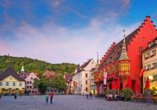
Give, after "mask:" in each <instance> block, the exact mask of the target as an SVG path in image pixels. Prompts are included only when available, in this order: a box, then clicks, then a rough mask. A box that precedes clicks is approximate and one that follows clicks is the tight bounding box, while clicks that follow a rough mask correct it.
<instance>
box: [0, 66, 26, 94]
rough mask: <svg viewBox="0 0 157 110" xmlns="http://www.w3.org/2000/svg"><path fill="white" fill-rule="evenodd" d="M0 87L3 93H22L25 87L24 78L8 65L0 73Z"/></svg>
mask: <svg viewBox="0 0 157 110" xmlns="http://www.w3.org/2000/svg"><path fill="white" fill-rule="evenodd" d="M0 89H1V91H2V90H3V89H4V90H5V91H3V93H4V94H8V93H10V94H15V93H17V94H22V93H23V92H24V89H25V80H24V79H22V78H21V77H20V76H19V75H18V74H17V73H16V72H15V70H14V69H13V68H12V67H8V68H7V69H6V70H5V71H4V72H3V73H1V74H0Z"/></svg>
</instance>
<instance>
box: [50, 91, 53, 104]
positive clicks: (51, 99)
mask: <svg viewBox="0 0 157 110" xmlns="http://www.w3.org/2000/svg"><path fill="white" fill-rule="evenodd" d="M50 103H51V104H52V103H53V94H52V93H51V94H50Z"/></svg>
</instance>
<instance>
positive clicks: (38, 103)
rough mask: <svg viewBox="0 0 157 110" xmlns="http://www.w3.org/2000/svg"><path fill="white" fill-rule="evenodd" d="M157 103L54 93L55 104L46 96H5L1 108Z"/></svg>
mask: <svg viewBox="0 0 157 110" xmlns="http://www.w3.org/2000/svg"><path fill="white" fill-rule="evenodd" d="M156 108H157V105H155V104H151V105H150V106H147V105H146V103H135V102H124V101H110V102H107V101H106V100H105V99H95V97H93V99H92V100H90V99H88V100H87V99H86V97H85V96H79V95H54V98H53V104H50V103H48V104H47V103H46V101H45V96H44V95H42V96H18V97H17V99H16V100H14V97H13V96H3V97H2V98H1V99H0V110H156Z"/></svg>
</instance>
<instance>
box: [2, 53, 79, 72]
mask: <svg viewBox="0 0 157 110" xmlns="http://www.w3.org/2000/svg"><path fill="white" fill-rule="evenodd" d="M22 62H23V65H24V69H25V72H34V73H44V72H45V70H47V69H48V70H50V71H54V72H56V73H63V74H64V73H68V74H73V73H74V70H75V67H76V66H79V65H76V64H71V63H62V64H51V63H47V62H45V61H40V60H37V59H31V58H27V57H12V56H6V55H5V56H0V72H1V73H2V72H3V69H4V70H6V69H7V67H9V66H11V67H13V68H14V70H15V71H16V72H17V71H19V72H20V71H21V66H22Z"/></svg>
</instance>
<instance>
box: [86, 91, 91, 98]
mask: <svg viewBox="0 0 157 110" xmlns="http://www.w3.org/2000/svg"><path fill="white" fill-rule="evenodd" d="M88 96H90V99H92V93H91V92H90V93H89V92H88V91H87V92H86V97H87V99H88Z"/></svg>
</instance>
